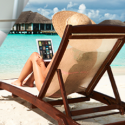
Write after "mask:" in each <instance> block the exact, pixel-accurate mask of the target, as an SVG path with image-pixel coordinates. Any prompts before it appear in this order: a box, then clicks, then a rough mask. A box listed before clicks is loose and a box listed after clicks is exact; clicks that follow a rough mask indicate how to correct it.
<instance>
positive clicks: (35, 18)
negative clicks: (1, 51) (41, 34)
mask: <svg viewBox="0 0 125 125" xmlns="http://www.w3.org/2000/svg"><path fill="white" fill-rule="evenodd" d="M22 23H25V24H28V23H43V24H44V23H46V24H51V23H52V20H50V19H48V18H46V17H44V16H43V15H41V14H39V13H37V12H32V11H24V12H22V13H21V15H20V16H19V18H18V19H17V21H16V23H15V24H22Z"/></svg>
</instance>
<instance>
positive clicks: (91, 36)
mask: <svg viewBox="0 0 125 125" xmlns="http://www.w3.org/2000/svg"><path fill="white" fill-rule="evenodd" d="M115 38H117V39H123V35H116V36H114V35H110V36H109V35H81V36H79V35H75V36H70V37H69V39H115Z"/></svg>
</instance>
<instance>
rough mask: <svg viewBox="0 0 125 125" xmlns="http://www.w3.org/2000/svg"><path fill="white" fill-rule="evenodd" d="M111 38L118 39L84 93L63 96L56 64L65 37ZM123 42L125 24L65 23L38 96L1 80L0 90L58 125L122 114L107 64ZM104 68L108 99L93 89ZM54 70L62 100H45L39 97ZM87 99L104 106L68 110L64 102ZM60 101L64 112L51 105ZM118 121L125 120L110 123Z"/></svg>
mask: <svg viewBox="0 0 125 125" xmlns="http://www.w3.org/2000/svg"><path fill="white" fill-rule="evenodd" d="M111 38H117V39H118V40H117V42H116V44H115V45H114V47H113V49H112V50H111V52H110V53H109V55H108V56H107V58H106V59H105V61H104V62H103V63H102V65H101V66H100V68H99V70H98V71H97V73H96V74H95V76H94V77H93V79H92V81H91V82H90V84H89V86H88V87H87V88H86V89H85V91H82V92H78V93H79V94H81V95H84V96H85V97H80V98H74V99H67V95H66V91H65V86H64V82H63V78H62V73H61V69H58V66H59V64H60V61H61V59H62V57H63V54H64V52H65V50H66V47H67V45H68V42H69V39H111ZM124 43H125V27H122V26H111V25H96V24H95V25H81V26H71V25H67V26H66V29H65V32H64V35H63V37H62V41H61V43H60V46H59V49H58V51H57V54H56V56H55V59H54V61H53V63H52V66H51V68H50V70H49V72H48V74H47V77H46V79H45V82H44V84H43V86H42V88H41V90H40V92H39V95H38V96H34V95H32V94H30V93H28V92H26V91H24V90H21V89H19V88H17V87H15V86H12V85H8V84H7V83H4V82H0V89H1V90H2V89H4V90H7V91H10V92H12V94H13V95H16V96H19V97H21V98H23V99H25V100H26V101H28V102H30V103H31V104H32V105H34V106H35V107H37V108H39V109H41V110H42V111H44V112H45V113H47V114H48V115H49V116H51V117H52V118H54V119H55V120H56V121H57V122H58V124H59V125H79V124H78V123H77V122H76V121H75V120H81V119H87V118H95V117H99V116H107V115H113V114H117V113H120V114H121V115H124V112H125V102H122V101H121V99H120V95H119V92H118V89H117V86H116V83H115V80H114V77H113V73H112V70H111V67H110V64H111V63H112V61H113V60H114V58H115V57H116V55H117V54H118V53H119V51H120V49H121V48H122V46H123V45H124ZM106 71H107V72H108V76H109V79H110V82H111V85H112V89H113V92H114V95H115V98H112V97H109V96H107V95H104V94H102V93H99V92H96V91H94V88H95V87H96V85H97V84H98V82H99V80H100V79H101V77H102V76H103V74H104V73H105V72H106ZM55 72H57V76H58V80H59V85H60V90H61V94H62V100H56V101H50V102H45V101H44V100H43V98H44V97H45V94H46V92H47V90H48V88H49V85H50V83H51V81H52V78H53V76H54V74H55ZM90 98H93V99H95V100H97V101H100V102H102V103H104V104H107V105H108V106H102V107H96V108H89V109H83V110H77V111H70V109H69V105H68V104H70V103H77V102H84V101H89V100H90ZM62 104H64V108H65V112H66V114H64V113H62V112H60V111H59V110H57V109H56V108H55V107H53V106H54V105H62ZM113 109H118V110H119V112H115V113H109V114H103V115H96V116H93V117H92V116H91V117H84V118H77V119H72V116H76V115H82V114H88V113H96V112H102V111H108V110H113ZM119 123H120V124H125V121H122V122H117V123H112V124H111V125H113V124H114V125H115V124H119Z"/></svg>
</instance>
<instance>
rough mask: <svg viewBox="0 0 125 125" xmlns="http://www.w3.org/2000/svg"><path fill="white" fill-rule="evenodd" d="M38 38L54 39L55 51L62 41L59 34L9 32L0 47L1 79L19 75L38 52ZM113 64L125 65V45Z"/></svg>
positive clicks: (114, 65) (115, 65)
mask: <svg viewBox="0 0 125 125" xmlns="http://www.w3.org/2000/svg"><path fill="white" fill-rule="evenodd" d="M36 39H52V42H53V47H54V52H56V51H57V49H58V47H59V44H60V41H61V38H60V37H59V36H58V35H43V34H39V35H37V34H36V35H35V34H32V35H31V34H30V35H28V34H9V35H8V36H7V37H6V39H5V41H4V43H3V44H2V46H1V47H0V79H6V78H16V77H18V76H19V73H20V72H21V69H22V68H23V66H24V64H25V62H26V60H27V59H28V58H29V56H30V55H31V54H32V53H33V52H37V46H36ZM111 66H112V67H125V46H123V48H122V50H121V51H120V53H119V54H118V56H117V58H116V59H115V60H114V62H113V63H112V65H111Z"/></svg>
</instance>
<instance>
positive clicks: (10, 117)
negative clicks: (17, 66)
mask: <svg viewBox="0 0 125 125" xmlns="http://www.w3.org/2000/svg"><path fill="white" fill-rule="evenodd" d="M113 73H114V75H115V80H116V83H117V86H118V90H119V93H120V96H121V99H122V101H124V102H125V96H124V94H125V70H124V69H117V68H113ZM3 81H4V82H7V83H8V82H11V81H13V80H11V79H9V80H3ZM26 89H29V88H27V87H26ZM29 91H30V90H29ZM96 91H99V92H102V93H104V94H108V95H110V96H112V97H114V94H113V92H112V88H111V84H110V82H109V78H108V76H107V74H106V73H105V75H104V76H103V78H102V79H101V80H100V82H99V84H98V86H97V87H96ZM32 92H34V93H38V91H37V90H36V88H35V87H34V88H33V89H32ZM76 96H78V95H77V94H76V93H75V94H72V95H70V97H71V98H72V97H76ZM102 105H104V104H102V103H99V102H97V101H95V100H91V101H90V102H84V103H78V104H75V105H74V104H72V105H70V107H71V108H73V109H79V108H91V107H94V106H95V107H96V106H97V107H98V106H102ZM57 108H58V109H60V110H61V111H64V110H63V106H60V107H59V106H57ZM96 114H97V113H96ZM124 120H125V115H118V114H117V115H111V116H106V117H99V118H93V119H86V120H81V121H77V122H78V123H80V124H82V125H102V124H108V123H112V122H118V121H124ZM29 124H30V125H56V124H57V122H56V121H55V120H53V119H52V118H51V117H49V116H48V115H47V114H45V113H44V112H42V111H41V110H39V109H31V108H30V104H29V103H28V102H26V101H25V100H23V99H21V98H19V97H18V98H12V97H11V93H9V92H7V91H5V90H1V91H0V125H29Z"/></svg>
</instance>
